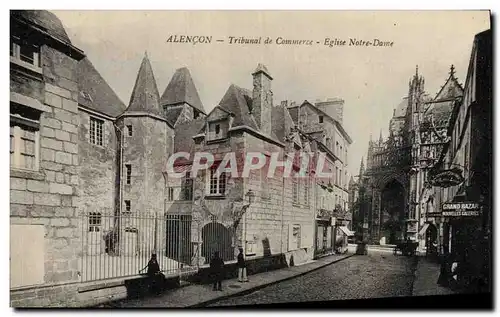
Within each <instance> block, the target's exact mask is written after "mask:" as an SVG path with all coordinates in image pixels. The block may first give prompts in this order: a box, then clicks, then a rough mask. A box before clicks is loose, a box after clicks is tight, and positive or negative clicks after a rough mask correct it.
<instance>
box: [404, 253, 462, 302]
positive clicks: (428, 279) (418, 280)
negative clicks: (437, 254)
mask: <svg viewBox="0 0 500 317" xmlns="http://www.w3.org/2000/svg"><path fill="white" fill-rule="evenodd" d="M439 270H440V268H439V264H437V263H433V262H430V261H428V260H427V259H425V258H424V257H418V262H417V268H416V270H415V280H414V282H413V292H412V296H427V295H450V294H456V293H455V292H454V291H452V290H451V289H449V288H447V287H442V286H439V285H438V284H437V280H438V277H439Z"/></svg>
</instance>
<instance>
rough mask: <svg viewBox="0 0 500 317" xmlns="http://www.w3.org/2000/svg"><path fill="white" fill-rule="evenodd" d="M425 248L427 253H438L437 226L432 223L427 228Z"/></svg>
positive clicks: (432, 254) (433, 254) (431, 254)
mask: <svg viewBox="0 0 500 317" xmlns="http://www.w3.org/2000/svg"><path fill="white" fill-rule="evenodd" d="M425 249H426V253H427V255H430V256H435V255H437V251H438V250H437V228H436V226H435V225H433V224H432V223H431V224H429V226H428V227H427V230H425Z"/></svg>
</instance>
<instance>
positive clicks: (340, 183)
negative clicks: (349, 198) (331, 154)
mask: <svg viewBox="0 0 500 317" xmlns="http://www.w3.org/2000/svg"><path fill="white" fill-rule="evenodd" d="M339 186H340V187H342V169H339Z"/></svg>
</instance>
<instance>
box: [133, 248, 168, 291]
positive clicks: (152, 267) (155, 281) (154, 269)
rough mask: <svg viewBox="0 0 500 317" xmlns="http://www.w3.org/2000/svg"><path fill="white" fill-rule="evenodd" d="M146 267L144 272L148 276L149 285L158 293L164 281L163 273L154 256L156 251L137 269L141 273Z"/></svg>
mask: <svg viewBox="0 0 500 317" xmlns="http://www.w3.org/2000/svg"><path fill="white" fill-rule="evenodd" d="M146 268H147V269H148V270H147V272H146V274H147V276H148V278H149V287H150V290H151V291H152V292H153V293H159V292H160V291H161V286H162V284H163V283H164V282H165V275H163V273H162V272H161V270H160V265H159V264H158V260H157V258H156V253H153V254H151V258H150V259H149V261H148V264H147V265H146V266H145V267H144V268H143V269H142V270H140V271H139V273H141V272H142V271H144V270H145V269H146Z"/></svg>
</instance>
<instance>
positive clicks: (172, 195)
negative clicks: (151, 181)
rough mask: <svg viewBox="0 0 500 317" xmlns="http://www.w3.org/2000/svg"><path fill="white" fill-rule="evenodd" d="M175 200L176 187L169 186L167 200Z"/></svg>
mask: <svg viewBox="0 0 500 317" xmlns="http://www.w3.org/2000/svg"><path fill="white" fill-rule="evenodd" d="M173 200H174V188H173V187H168V188H167V201H173Z"/></svg>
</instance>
